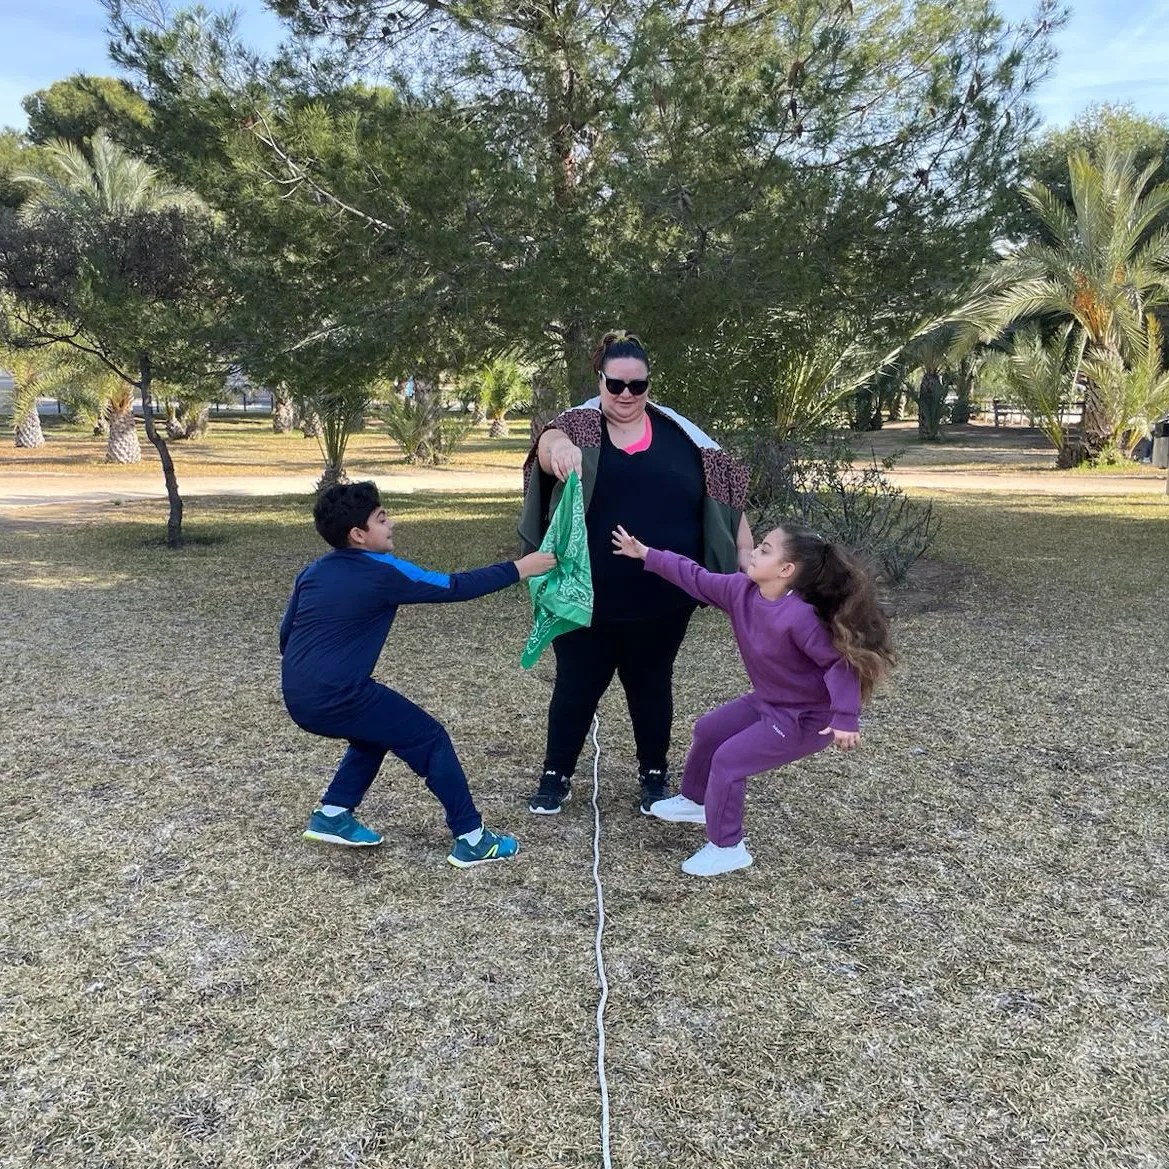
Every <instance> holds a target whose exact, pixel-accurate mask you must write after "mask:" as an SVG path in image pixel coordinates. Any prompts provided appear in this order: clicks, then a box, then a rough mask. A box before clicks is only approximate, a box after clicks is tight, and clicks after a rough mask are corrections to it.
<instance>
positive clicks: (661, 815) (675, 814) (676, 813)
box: [649, 796, 706, 824]
mask: <svg viewBox="0 0 1169 1169" xmlns="http://www.w3.org/2000/svg"><path fill="white" fill-rule="evenodd" d="M649 814H650V815H651V816H656V817H657V818H658V819H659V820H669V821H670V822H671V823H674V824H705V823H706V809H705V808H704V807H703V806H702V805H701V804H696V803H695V802H694V801H693V800H692V799H691V798H690V797H689V796H671V797H670V798H669V799H668V800H658V801H656V803H653V804H650V806H649Z"/></svg>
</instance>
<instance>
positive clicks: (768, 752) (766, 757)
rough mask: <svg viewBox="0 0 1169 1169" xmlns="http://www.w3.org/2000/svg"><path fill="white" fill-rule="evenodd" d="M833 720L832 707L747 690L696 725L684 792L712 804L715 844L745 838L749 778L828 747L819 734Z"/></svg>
mask: <svg viewBox="0 0 1169 1169" xmlns="http://www.w3.org/2000/svg"><path fill="white" fill-rule="evenodd" d="M830 721H831V715H830V713H829V712H827V711H823V712H807V711H805V712H801V711H795V710H786V709H783V708H779V707H772V706H767V705H766V703H764V702H762V701H761V700H760V699H758V698H757V697H756V696H755V695H754V694H744V695H743V696H742V697H741V698H736V699H735V700H734V701H733V702H728V703H727V704H726V705H725V706H719V707H716V708H715V709H714V710H712V711H711V712H710V713H709V714H704V715H703V716H702V717H701V718H700V719H699V720H698V721H697V722H696V723H695V724H694V738H693V740H692V741H691V743H690V753H689V754H688V755H687V756H686V767H685V770H684V771H683V772H682V794H683V795H684V796H688V797H689V798H690V799H692V800H693V801H694V802H695V803H696V804H705V805H706V835H707V836H708V837H709V838H710V840H711V842H712V843H714V844H717V845H720V846H721V847H723V848H728V847H730V846H732V845H735V844H738V843H739V841H740V840H742V839H743V801H744V799H745V798H746V795H747V780H748V778H749V777H750V776H752V775H758V774H759V773H760V772H763V771H771V770H772V769H773V768H775V767H782V766H783V765H784V764H785V763H794V762H795V761H796V760H797V759H803V758H804V757H805V756H806V755H814V754H815V753H816V752H817V751H822V750H823V749H824V748H825V747H827V746H829V745H830V744H831V743H832V742H833V737H832V736H831V735H821V734H819V732H820V731H822V730H823V729H824V728H825V727H826V726H828V724H829V722H830Z"/></svg>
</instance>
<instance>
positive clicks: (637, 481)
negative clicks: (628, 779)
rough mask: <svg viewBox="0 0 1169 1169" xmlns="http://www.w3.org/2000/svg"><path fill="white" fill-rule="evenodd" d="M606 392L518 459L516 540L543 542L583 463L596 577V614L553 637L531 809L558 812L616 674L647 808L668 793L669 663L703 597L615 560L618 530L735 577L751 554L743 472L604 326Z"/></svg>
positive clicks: (600, 351)
mask: <svg viewBox="0 0 1169 1169" xmlns="http://www.w3.org/2000/svg"><path fill="white" fill-rule="evenodd" d="M593 369H594V370H595V371H596V373H597V377H598V383H597V384H598V389H599V391H600V393H599V397H596V398H593V399H592V400H591V401H589V402H586V403H585V404H584V405H583V406H577V407H574V408H573V409H571V410H566V411H564V413H562V414H560V415H558V416H557V417H556V418H554V419H553V420H552V421H551V422H550V423H548V425H547V426H546V427H545V428H544V430H543V431H542V432H541V434H540V436H539V438H538V440H537V442H536V444H535V446H534V447H533V448H532V450H531V452H530V453H529V454H528V459H527V462H526V463H525V464H524V510H523V515H522V516H521V519H520V535H521V537H522V538H523V541H524V545H525V551H526V550H528V549H531V548H536V547H538V546H539V543H540V540H541V538H542V537H543V534H544V531H545V530H546V528H547V526H548V517H549V516H550V515H551V514H552V512H553V511H554V510H555V508H556V504H557V502H558V501H559V498H560V492H561V489H562V488H561V485H562V484H563V483H564V481H565V480H566V479H567V478H568V476H569V475H570V474H571V473H572V472H573V471H576V472H577V473H578V474H579V475H580V478H581V484H582V486H583V490H584V506H585V524H586V527H587V529H588V539H589V557H590V560H591V562H592V575H593V621H592V625H591V626H589V627H588V628H586V629H577V630H574V631H572V632H571V633H565V634H562V635H561V636H560V637H558V638H556V640H555V641H554V642H553V643H552V648H553V651H554V652H555V655H556V683H555V686H554V688H553V691H552V701H551V704H550V705H549V707H548V738H547V747H546V750H545V755H544V770H543V774H542V776H541V778H540V786H539V790H538V791H537V792H536V793H535V794H534V795H533V796H532V798H531V800H530V801H529V804H528V807H529V809H530V810H531V811H532V812H535V813H538V814H542V815H553V814H555V813H557V812H559V811H560V809H561V807H562V806H563V804H564V803H565V802H566V801H567V800H568V798H569V796H570V794H571V790H572V784H571V780H572V774H573V772H574V771H575V770H576V763H577V758H578V756H579V755H580V752H581V748H582V747H583V746H584V741H585V737H586V736H587V735H588V731H589V727H590V725H591V724H592V719H593V715H594V713H595V712H596V709H597V704H598V703H599V702H600V700H601V696H602V695H603V694H604V693H605V691H606V690H607V689H608V687H609V683H610V682H611V681H612V680H613V675H614V674H616V675H617V676H618V677H619V678H620V679H621V685H622V686H623V687H624V689H625V698H626V701H627V702H628V704H629V717H630V720H631V722H632V723H633V737H634V740H635V742H636V745H637V761H638V773H639V774H638V778H639V780H640V783H641V810H642V812H644V813H645V814H646V815H648V814H649V809H650V806H651V805H652V804H653V803H655V802H656V801H657V800H663V799H666V798H667V797H668V796H669V794H670V790H669V761H668V754H669V749H670V724H671V722H672V721H673V717H674V696H673V689H672V684H673V674H674V659H675V658H676V657H677V656H678V650H679V649H680V647H681V645H682V639H683V638H684V637H685V635H686V627H687V625H688V624H689V622H690V617H691V615H692V614H693V612H694V609H695V608H696V603H695V602H694V601H693V600H692V599H691V598H690V597H688V596H687V595H686V594H685V593H683V592H682V591H681V590H680V589H676V588H674V587H673V586H671V585H670V584H668V583H667V582H666V581H664V580H662V579H661V578H660V577H656V576H654V575H653V574H652V573H647V572H641V571H639V569H640V567H641V566H640V565H638V564H635V563H634V562H632V561H630V560H628V559H626V558H625V557H620V556H614V555H613V551H612V547H611V544H610V539H611V534H612V532H613V529H614V528H616V527H617V526H618V525H619V524H620V525H621V526H622V527H623V528H625V529H626V530H627V531H630V532H633V533H634V534H636V536H637V538H638V539H639V540H642V541H643V542H644V543H646V544H649V545H651V546H653V547H658V548H665V549H668V550H669V551H671V552H678V553H680V554H681V555H683V556H688V557H690V558H691V559H692V560H696V561H698V563H700V564H704V565H705V566H706V567H707V568H708V569H710V570H711V571H712V572H734V571H736V570H737V569H741V568H743V567H744V566H745V565H746V562H747V560H748V558H749V557H750V555H751V549H752V539H751V529H750V528H749V527H748V525H747V522H746V520H745V518H744V517H743V507H744V505H745V503H746V495H747V478H748V476H747V469H746V467H744V466H743V465H742V464H741V463H740V462H739V461H738V460H736V459H734V458H732V457H731V456H729V455H728V454H727V453H726V452H725V451H723V450H721V449H719V446H718V444H717V443H716V442H715V441H714V440H713V439H712V438H710V437H709V436H708V435H706V434H704V433H703V432H702V431H701V430H699V429H698V427H697V426H695V425H694V424H693V423H692V422H690V421H689V420H688V419H686V418H683V417H682V416H681V415H680V414H677V413H676V412H675V411H673V410H669V409H667V408H666V407H664V406H659V405H657V403H655V402H651V401H650V400H649V393H648V391H649V378H650V374H649V357H648V355H647V354H646V351H645V348H644V346H643V345H642V343H641V341H640V340H639V339H638V338H637V337H636V336H634V335H633V334H632V333H624V332H614V333H606V334H605V336H604V338H602V340H601V344H600V345H599V346H598V348H597V350H596V352H595V353H594V355H593Z"/></svg>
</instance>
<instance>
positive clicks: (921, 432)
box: [917, 369, 946, 442]
mask: <svg viewBox="0 0 1169 1169" xmlns="http://www.w3.org/2000/svg"><path fill="white" fill-rule="evenodd" d="M945 409H946V385H945V382H943V381H942V379H941V376H940V375H939V374H938V371H937V370H936V369H927V370H926V371H925V373H923V374H922V376H921V385H920V386H919V388H918V392H917V437H918V438H919V439H921V441H922V442H941V439H942V415H943V414H944V413H945Z"/></svg>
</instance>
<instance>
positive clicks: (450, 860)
mask: <svg viewBox="0 0 1169 1169" xmlns="http://www.w3.org/2000/svg"><path fill="white" fill-rule="evenodd" d="M519 854H520V850H519V849H518V848H517V849H516V850H515V852H509V853H508V854H507V856H485V857H484V858H483V859H482V860H481V861H461V860H459V859H458V857H454V856H449V855H448V856H447V858H446V863H447V864H448V865H454V867H455V868H456V869H473V868H476V867H477V866H478V865H493V864H495V862H496V861H510V860H514V859H515V858H516V857H517V856H519Z"/></svg>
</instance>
